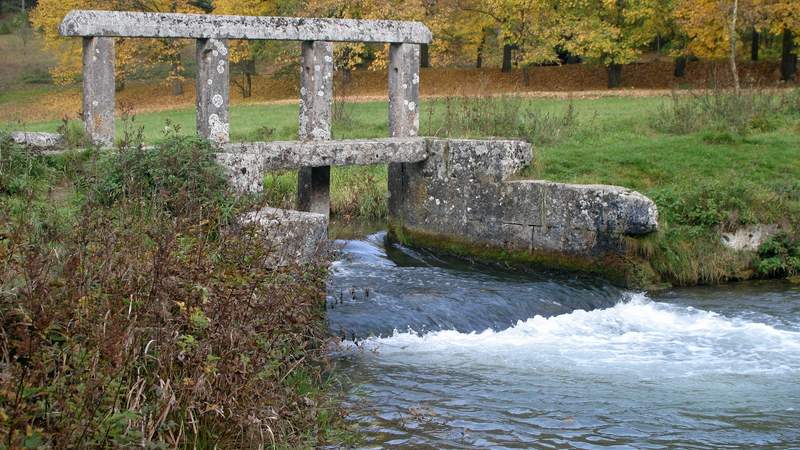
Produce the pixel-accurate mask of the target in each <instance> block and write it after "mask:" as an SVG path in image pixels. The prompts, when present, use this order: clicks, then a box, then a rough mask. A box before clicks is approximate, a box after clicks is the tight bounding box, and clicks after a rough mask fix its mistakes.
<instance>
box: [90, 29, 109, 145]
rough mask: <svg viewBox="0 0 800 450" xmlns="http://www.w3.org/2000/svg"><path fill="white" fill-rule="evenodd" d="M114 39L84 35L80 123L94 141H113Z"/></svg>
mask: <svg viewBox="0 0 800 450" xmlns="http://www.w3.org/2000/svg"><path fill="white" fill-rule="evenodd" d="M114 58H115V53H114V39H112V38H108V37H87V38H84V39H83V123H84V126H85V127H86V134H88V135H89V138H90V139H91V141H92V142H93V143H94V144H95V145H101V146H105V147H110V146H112V145H113V144H114V132H115V128H114V107H115V94H114V90H115V85H114V83H115V81H114Z"/></svg>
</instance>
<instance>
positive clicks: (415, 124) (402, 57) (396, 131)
mask: <svg viewBox="0 0 800 450" xmlns="http://www.w3.org/2000/svg"><path fill="white" fill-rule="evenodd" d="M419 56H420V50H419V45H417V44H391V46H390V47H389V135H390V136H391V137H398V138H399V137H414V136H417V135H418V134H419V65H420V60H419ZM405 170H406V164H405V163H390V164H389V168H388V175H389V211H401V208H400V207H399V205H400V204H401V203H402V198H401V196H402V195H403V193H405V192H406V191H407V189H406V188H407V186H405V185H404V183H405V182H406V176H405ZM391 219H392V220H393V221H394V220H396V219H399V220H400V221H402V217H397V218H396V217H392V218H391Z"/></svg>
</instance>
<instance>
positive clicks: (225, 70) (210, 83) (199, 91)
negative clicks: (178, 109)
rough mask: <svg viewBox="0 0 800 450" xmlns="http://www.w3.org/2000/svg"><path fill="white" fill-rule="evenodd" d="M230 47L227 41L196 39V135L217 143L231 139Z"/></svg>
mask: <svg viewBox="0 0 800 450" xmlns="http://www.w3.org/2000/svg"><path fill="white" fill-rule="evenodd" d="M229 72H230V67H229V64H228V44H227V41H226V40H224V39H198V40H197V83H196V86H195V100H196V101H197V108H196V114H197V116H196V121H197V134H199V135H200V136H202V137H204V138H206V139H209V140H211V141H213V142H216V143H217V144H224V143H226V142H228V141H229V140H230V122H229V118H228V104H229V102H230V82H229Z"/></svg>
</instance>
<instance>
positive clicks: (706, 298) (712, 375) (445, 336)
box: [328, 233, 800, 448]
mask: <svg viewBox="0 0 800 450" xmlns="http://www.w3.org/2000/svg"><path fill="white" fill-rule="evenodd" d="M383 238H384V235H383V234H381V233H379V234H376V235H372V236H370V237H369V238H367V239H365V240H352V241H345V242H344V248H343V251H342V258H341V260H340V261H337V262H336V263H334V265H333V269H332V272H333V273H332V279H331V285H330V288H329V298H328V317H329V321H330V326H331V329H332V330H333V332H335V333H337V334H339V335H341V336H342V337H343V338H344V340H343V343H342V345H341V348H338V349H337V350H336V351H335V354H336V356H337V361H338V365H339V368H340V369H339V370H340V373H341V374H343V375H344V378H345V379H346V380H347V381H346V386H345V390H346V396H347V399H348V400H347V405H348V407H349V409H350V411H351V412H350V418H351V419H352V421H353V422H354V423H355V424H357V428H358V429H359V430H360V431H361V432H362V433H363V434H364V442H363V444H364V446H365V447H368V448H531V447H532V448H608V447H611V448H676V447H677V448H756V447H757V448H800V287H798V286H791V285H788V284H786V285H785V284H779V283H773V284H769V285H768V286H767V287H766V288H765V287H759V286H756V285H745V286H735V287H723V288H707V289H693V290H676V291H671V292H669V293H667V294H663V295H661V296H658V297H655V298H650V297H648V296H646V295H644V294H641V293H634V292H626V291H624V290H620V289H617V288H615V287H613V286H611V285H609V284H607V283H604V282H602V281H600V280H597V279H591V278H581V277H577V276H574V275H572V276H570V275H565V274H559V273H525V274H521V273H514V272H510V271H500V270H498V269H496V268H492V267H486V266H474V265H468V264H465V263H460V262H458V261H446V260H442V259H439V258H436V257H434V256H432V255H427V254H422V253H418V252H414V251H411V250H409V249H405V248H402V247H388V248H387V247H386V246H385V245H384V239H383Z"/></svg>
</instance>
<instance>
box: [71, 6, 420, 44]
mask: <svg viewBox="0 0 800 450" xmlns="http://www.w3.org/2000/svg"><path fill="white" fill-rule="evenodd" d="M59 32H60V33H61V35H62V36H106V37H149V38H195V39H264V40H281V41H333V42H381V43H382V42H390V43H391V42H406V43H417V44H429V43H430V42H431V40H432V38H433V37H432V35H431V32H430V30H429V29H428V27H426V26H425V25H424V24H422V23H420V22H410V21H399V20H357V19H316V18H302V17H267V16H225V15H217V14H181V13H150V12H131V11H87V10H75V11H70V12H69V13H68V14H67V15H66V16H65V17H64V20H63V21H62V22H61V25H60V26H59Z"/></svg>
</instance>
